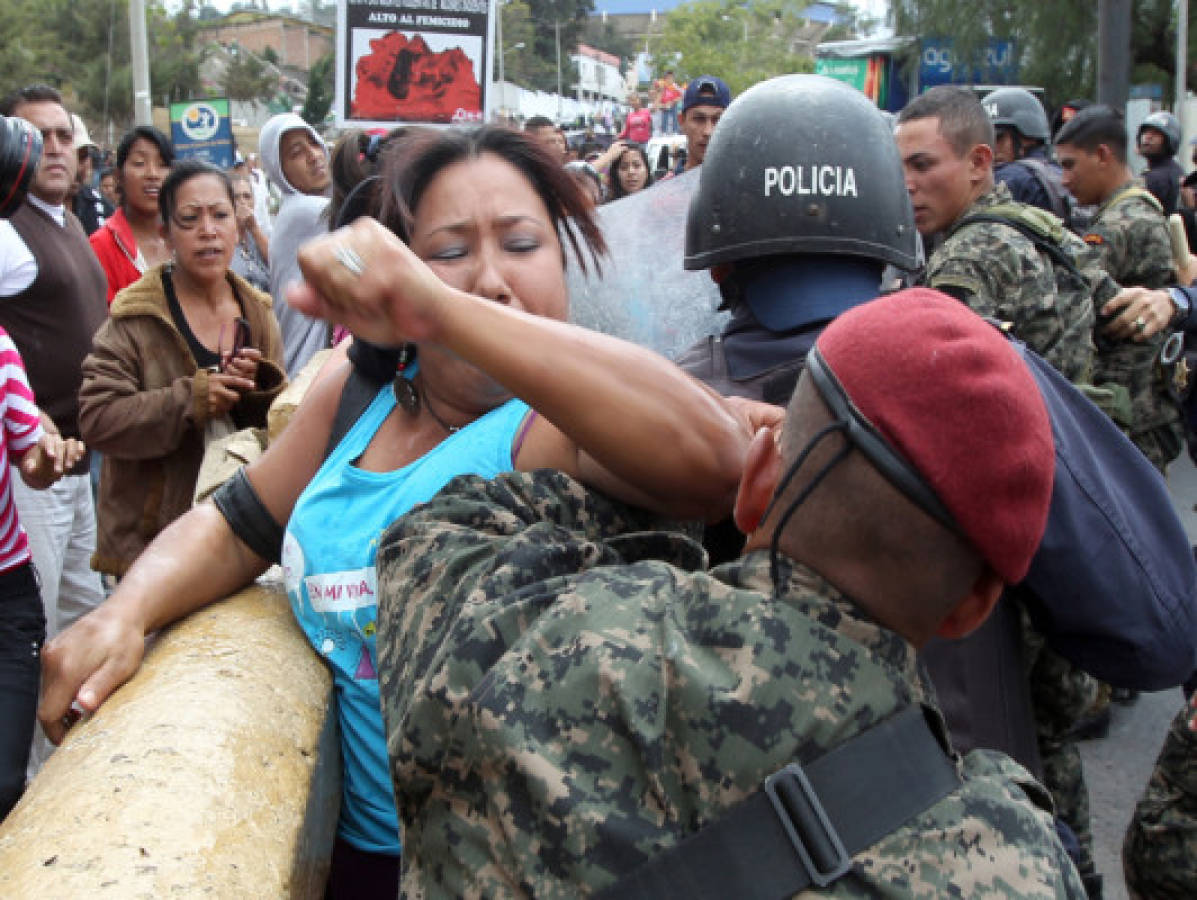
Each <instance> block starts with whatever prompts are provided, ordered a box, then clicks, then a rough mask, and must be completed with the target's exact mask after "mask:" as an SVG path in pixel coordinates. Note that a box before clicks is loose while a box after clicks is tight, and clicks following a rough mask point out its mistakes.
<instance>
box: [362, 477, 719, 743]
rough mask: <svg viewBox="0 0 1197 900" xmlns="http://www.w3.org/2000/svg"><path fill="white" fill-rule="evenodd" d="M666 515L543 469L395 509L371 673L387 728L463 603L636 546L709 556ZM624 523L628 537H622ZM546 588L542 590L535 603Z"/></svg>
mask: <svg viewBox="0 0 1197 900" xmlns="http://www.w3.org/2000/svg"><path fill="white" fill-rule="evenodd" d="M671 524H672V523H665V522H663V521H661V520H659V519H658V518H656V517H654V516H652V515H651V514H649V513H646V512H642V511H640V510H635V509H633V508H631V507H628V506H625V505H623V504H621V503H619V502H617V501H613V500H610V499H608V498H606V497H604V496H603V495H601V494H598V493H596V492H594V491H591V490H588V489H587V488H585V487H584V486H583V485H582V484H581V483H579V482H577V481H574V480H573V479H572V478H569V477H568V476H566V475H564V474H562V473H560V472H556V471H551V470H547V469H542V470H539V471H536V472H532V473H517V472H513V473H507V474H504V475H500V476H499V477H497V478H495V479H493V480H490V481H487V480H486V479H483V478H480V477H478V476H476V475H466V476H459V477H458V478H455V479H453V480H452V481H451V482H449V484H448V485H446V486H445V488H444V489H443V490H442V491H441V492H440V493H439V494H437V496H436V497H434V498H433V499H432V500H430V501H429V502H427V503H424V504H421V505H419V506H416V507H415V508H414V509H412V510H411V511H410V512H408V513H407V514H406V515H404V516H402V517H400V518H399V519H398V520H397V521H396V522H395V523H394V524H393V525H392V526H391V527H390V528H389V529H387V531H386V532H384V534H383V536H382V539H381V541H380V544H379V548H378V557H377V567H378V582H379V602H378V607H379V609H378V625H379V633H378V655H379V662H380V676H379V677H380V680H381V684H380V687H381V688H382V694H383V701H384V713H385V715H386V718H387V720H388V729H389V731H390V732H391V733H392V734H394V733H395V731H396V729H395V728H394V723H395V722H398V721H401V720H402V719H403V717H404V715H405V714H406V708H407V705H408V704H409V703H410V701H411V698H412V697H413V696H414V694H415V692H416V690H417V689H418V687H419V679H420V678H421V677H422V674H423V673H428V672H434V671H436V670H437V669H438V668H439V666H440V663H441V661H442V659H443V656H444V653H446V652H447V651H446V649H445V647H446V645H447V644H448V643H449V637H450V633H451V631H452V628H453V625H454V623H455V621H456V620H457V618H458V616H459V615H460V614H461V611H462V610H463V609H465V608H466V607H467V606H470V605H471V604H475V605H476V604H478V603H486V602H493V601H495V600H496V599H498V600H502V601H503V602H507V601H508V600H511V598H514V597H516V596H517V595H518V594H519V592H520V591H521V590H522V589H524V588H528V587H530V586H531V585H534V584H538V583H541V582H543V581H545V580H547V579H551V578H553V577H555V576H566V575H574V574H576V573H578V572H580V571H583V570H585V569H588V568H591V567H593V566H596V565H610V564H615V563H622V562H628V561H630V557H631V556H633V555H634V556H636V557H637V558H640V559H645V558H668V559H669V560H670V561H672V562H674V563H682V564H686V563H688V565H689V567H691V568H702V567H705V562H706V560H705V555H704V553H703V551H702V548H701V546H699V545H698V544H697V543H695V542H693V541H691V540H689V539H688V538H686V537H684V536H683V535H681V534H680V533H678V532H676V531H673V530H672V529H671V528H670V525H671ZM629 533H630V534H632V535H634V536H635V539H634V540H625V541H621V540H620V536H621V535H625V534H629ZM550 595H551V592H548V591H543V592H540V593H539V594H538V596H539V597H540V598H542V601H543V602H542V603H541V605H543V604H544V603H546V602H548V601H547V600H544V598H545V597H548V596H550ZM512 602H515V601H512ZM536 614H537V610H535V609H532V608H529V609H527V610H525V612H524V615H526V616H528V617H530V618H535V616H536ZM497 652H501V651H497ZM393 756H394V754H393V753H392V757H393ZM428 762H432V761H428Z"/></svg>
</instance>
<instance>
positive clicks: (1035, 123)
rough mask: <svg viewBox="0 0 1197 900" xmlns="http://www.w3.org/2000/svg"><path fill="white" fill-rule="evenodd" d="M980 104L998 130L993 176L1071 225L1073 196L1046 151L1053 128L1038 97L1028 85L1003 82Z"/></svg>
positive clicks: (1023, 198) (1023, 199)
mask: <svg viewBox="0 0 1197 900" xmlns="http://www.w3.org/2000/svg"><path fill="white" fill-rule="evenodd" d="M981 104H982V106H984V107H985V112H986V113H987V114H988V116H989V119H990V121H991V122H993V128H994V132H995V138H996V140H995V142H994V150H993V161H994V170H993V176H994V179H995V180H996V181H1000V182H1003V183H1004V184H1005V185H1006V187H1008V188H1009V189H1010V194H1011V196H1012V197H1014V199H1015V200H1017V201H1018V202H1019V203H1029V204H1030V205H1031V206H1038V207H1039V208H1040V209H1045V210H1047V211H1048V212H1050V213H1055V214H1056V215H1057V216H1059V217H1060V218H1061V219H1062V220H1063V221H1064V223H1065V224H1066V225H1071V224H1072V216H1073V205H1074V203H1073V199H1072V197H1071V196H1070V195H1069V193H1068V191H1066V190H1065V189H1064V185H1063V181H1062V175H1061V170H1060V166H1059V165H1057V164H1056V163H1055V161H1053V160H1052V159H1051V157H1050V155H1049V154H1048V144H1049V142H1050V140H1051V131H1050V128H1049V126H1048V123H1047V113H1045V112H1044V111H1043V105H1042V104H1041V103H1040V102H1039V100H1038V98H1036V97H1035V95H1034V94H1032V93H1031V92H1030V91H1028V90H1025V89H1024V88H1017V87H1004V88H998V89H997V90H996V91H991V92H990V93H988V94H986V95H985V98H984V99H983V100H982V101H981Z"/></svg>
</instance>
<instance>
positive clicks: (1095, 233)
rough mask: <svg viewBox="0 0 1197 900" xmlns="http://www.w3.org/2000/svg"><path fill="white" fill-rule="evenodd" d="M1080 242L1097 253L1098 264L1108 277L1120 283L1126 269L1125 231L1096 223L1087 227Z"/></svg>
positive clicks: (1099, 222) (1106, 224)
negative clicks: (1082, 241)
mask: <svg viewBox="0 0 1197 900" xmlns="http://www.w3.org/2000/svg"><path fill="white" fill-rule="evenodd" d="M1081 237H1082V240H1084V242H1085V243H1086V244H1088V245H1089V246H1090V247H1091V248H1093V250H1095V251H1096V252H1097V257H1098V264H1099V265H1100V266H1101V267H1102V268H1103V269H1105V270H1106V271H1107V272H1108V273H1109V274H1110V277H1111V278H1113V279H1114V280H1115V281H1117V282H1119V283H1122V281H1123V279H1124V277H1125V275H1126V273H1127V271H1128V269H1127V247H1128V244H1129V242H1128V240H1127V235H1126V231H1125V230H1124V229H1122V228H1115V227H1112V226H1111V225H1109V224H1108V223H1106V222H1102V221H1098V222H1094V223H1093V224H1092V225H1090V226H1089V230H1088V231H1086V232H1085V233H1084V234H1083V235H1082V236H1081Z"/></svg>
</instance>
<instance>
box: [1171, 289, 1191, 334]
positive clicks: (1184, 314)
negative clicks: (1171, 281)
mask: <svg viewBox="0 0 1197 900" xmlns="http://www.w3.org/2000/svg"><path fill="white" fill-rule="evenodd" d="M1168 296H1169V297H1171V298H1172V305H1173V306H1175V307H1176V314H1175V315H1173V316H1172V323H1171V324H1173V325H1178V324H1180V323H1181V322H1183V321H1185V319H1187V318H1188V317H1189V312H1190V311H1191V310H1192V308H1193V304H1192V302H1191V301H1190V300H1189V295H1188V294H1186V293H1185V292H1184V291H1182V290H1181V289H1180V288H1177V287H1170V288H1168Z"/></svg>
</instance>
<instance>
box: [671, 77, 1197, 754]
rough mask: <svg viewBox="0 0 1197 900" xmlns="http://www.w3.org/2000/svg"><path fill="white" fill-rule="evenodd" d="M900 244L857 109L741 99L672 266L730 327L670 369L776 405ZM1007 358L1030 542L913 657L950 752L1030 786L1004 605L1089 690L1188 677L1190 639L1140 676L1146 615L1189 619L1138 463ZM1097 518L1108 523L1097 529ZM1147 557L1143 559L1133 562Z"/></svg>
mask: <svg viewBox="0 0 1197 900" xmlns="http://www.w3.org/2000/svg"><path fill="white" fill-rule="evenodd" d="M915 233H916V232H915V227H914V218H913V212H912V209H911V206H910V201H909V198H908V195H907V193H906V190H905V185H904V177H903V170H902V164H901V160H900V158H899V155H898V152H897V148H896V146H895V145H894V142H893V139H892V133H891V130H890V128H889V125H888V123H887V122H886V120H885V118H884V116H883V115H882V114H881V113H880V112H879V111H878V110H877V109H876V108H875V107H874V106H873V105H872V104H871V103H870V102H869V101H868V100H867V99H865V97H864V96H863V95H862V94H860V93H859V92H857V91H855V90H853V89H851V88H849V87H847V86H846V85H843V84H841V83H839V82H836V81H834V80H831V79H827V78H822V77H819V76H809V75H797V76H785V77H782V78H776V79H772V80H770V81H768V82H765V83H763V84H761V85H758V86H756V87H754V88H752V89H751V90H749V91H748V92H746V93H745V94H744V95H743V96H742V97H741V98H740V99H738V100H737V101H736V102H735V103H733V104H732V105H731V106H730V107H729V109H728V111H727V113H726V114H725V116H724V118H723V120H722V122H721V123H720V125H719V128H718V129H716V131H715V134H714V136H713V138H712V140H711V144H710V146H709V148H708V151H707V156H706V160H705V162H704V164H703V167H702V172H701V180H700V182H699V187H698V189H697V192H696V193H695V195H694V197H693V200H692V202H691V207H690V215H689V219H688V222H687V232H686V250H685V254H686V255H685V266H686V268H687V269H702V268H706V269H709V270H710V272H711V276H712V278H713V279H714V280H715V281H716V282H717V283H718V285H719V290H720V294H721V296H722V299H723V306H724V308H727V309H729V310H730V312H731V319H730V321H729V323H728V324H727V326H726V327H725V329H724V331H723V333H722V334H721V335H719V336H711V337H709V338H707V339H704V340H703V341H701V342H699V343H698V344H697V345H695V346H694V347H692V348H690V349H689V350H688V351H687V352H686V353H685V354H683V356H682V357H681V358H680V359H679V360H678V362H679V364H680V365H682V367H683V368H685V369H687V371H689V372H690V373H691V374H693V375H695V376H696V377H698V378H700V379H702V380H703V381H706V382H707V383H708V384H710V385H711V386H712V387H713V388H715V389H716V390H718V391H720V392H721V393H723V394H728V395H739V396H746V397H750V398H754V399H763V400H766V401H770V402H774V403H782V402H785V399H786V398H787V397H788V396H789V394H790V392H791V391H792V389H793V386H794V384H795V382H796V380H797V377H798V375H799V374H800V372H801V369H802V365H803V360H804V359H805V356H806V353H807V350H808V349H809V347H810V346H811V345H812V344H813V343H814V341H815V340H816V339H817V337H818V335H819V333H820V332H821V330H822V329H823V328H824V327H825V326H826V324H827V323H828V322H829V321H831V320H832V319H834V318H835V317H836V316H837V315H839V314H840V313H841V312H843V311H845V310H847V309H849V308H851V307H853V306H856V305H858V304H861V303H864V302H866V301H868V300H869V299H871V298H872V297H873V296H875V295H876V294H877V293H878V292H879V291H881V290H882V289H883V287H884V286H885V283H886V282H888V281H890V280H891V278H890V276H892V275H893V274H894V269H897V270H906V271H910V270H912V269H914V268H915V267H916V260H917V256H918V248H917V238H916V237H915ZM887 270H888V272H887ZM893 339H894V341H895V342H896V343H899V342H901V341H902V340H903V336H902V334H900V333H896V334H894V336H893ZM1022 352H1023V354H1024V359H1025V361H1026V363H1027V365H1028V367H1029V368H1031V370H1032V372H1033V373H1034V375H1035V378H1036V381H1037V384H1038V386H1039V388H1040V391H1041V393H1042V394H1043V396H1044V398H1045V400H1046V401H1047V404H1048V408H1049V412H1050V413H1051V414H1052V416H1053V421H1054V423H1055V427H1054V433H1055V440H1056V487H1055V494H1054V496H1053V505H1052V512H1051V514H1050V517H1049V523H1048V531H1047V535H1046V536H1045V538H1044V542H1043V544H1042V545H1041V549H1040V552H1039V554H1038V555H1037V557H1036V562H1035V563H1034V564H1033V565H1032V568H1031V573H1030V575H1029V576H1028V578H1027V579H1026V580H1025V581H1024V582H1023V583H1022V584H1021V585H1019V586H1018V587H1017V588H1016V589H1014V590H1012V591H1010V592H1008V593H1007V596H1006V597H1005V598H1004V599H1003V601H1002V602H1001V603H1000V604H999V606H998V609H997V610H996V611H995V614H994V615H993V616H992V617H991V618H990V619H989V621H988V622H987V623H986V624H985V625H984V626H982V628H981V629H979V630H978V631H977V632H974V633H973V634H972V635H970V636H969V637H967V638H965V639H964V640H962V641H953V642H950V643H949V642H939V643H938V644H935V643H934V642H933V644H932V645H931V646H929V647H928V648H927V650H926V651H925V654H924V656H925V660H926V662H927V664H928V667H929V670H930V673H931V678H932V681H933V682H934V684H935V688H936V692H937V694H938V698H939V701H940V704H941V706H942V708H943V710H944V712H945V715H946V717H947V720H948V724H949V727H950V728H951V730H952V739H953V742H954V744H955V745H956V746H957V748H958V749H961V750H963V751H967V750H969V749H972V748H975V747H986V748H991V749H998V750H1002V751H1004V752H1006V753H1007V754H1009V755H1010V756H1012V757H1014V758H1015V759H1016V760H1018V761H1019V762H1021V763H1023V765H1025V766H1026V767H1027V768H1029V769H1030V770H1031V771H1033V772H1036V773H1038V772H1039V770H1040V760H1039V756H1038V748H1037V746H1036V736H1035V727H1034V723H1033V718H1032V714H1031V707H1030V699H1029V695H1028V688H1027V680H1026V675H1025V673H1024V670H1023V667H1022V648H1021V638H1020V626H1019V612H1018V609H1019V606H1022V607H1024V608H1025V609H1026V610H1027V612H1028V613H1029V614H1030V616H1031V618H1032V620H1033V621H1034V622H1035V623H1036V625H1037V626H1038V627H1040V628H1041V629H1042V630H1043V632H1044V633H1045V635H1046V637H1047V640H1048V642H1049V644H1050V645H1051V646H1053V648H1055V649H1056V650H1057V651H1058V652H1060V653H1061V654H1063V655H1064V656H1066V657H1067V658H1069V659H1070V660H1072V661H1073V662H1075V663H1076V664H1077V665H1078V666H1080V667H1081V668H1083V669H1085V670H1087V671H1090V672H1091V673H1092V674H1094V675H1097V676H1098V677H1101V678H1104V679H1105V680H1107V681H1111V682H1114V681H1117V682H1122V683H1128V682H1139V681H1143V680H1148V681H1153V682H1154V683H1156V684H1160V685H1161V686H1162V685H1163V684H1164V683H1167V684H1169V685H1171V684H1177V683H1180V682H1181V681H1183V680H1184V679H1185V678H1186V677H1188V675H1189V674H1190V672H1191V671H1192V669H1193V667H1194V664H1195V663H1197V647H1195V646H1194V641H1195V640H1197V638H1195V637H1194V635H1195V634H1197V632H1194V633H1190V634H1189V635H1187V636H1185V637H1184V638H1183V639H1182V640H1181V641H1180V642H1179V643H1178V644H1175V645H1174V646H1173V651H1172V652H1171V653H1170V655H1171V657H1172V661H1171V663H1169V665H1168V671H1167V672H1164V671H1162V670H1157V671H1155V672H1148V671H1146V670H1145V669H1144V668H1142V666H1143V664H1144V662H1145V661H1146V660H1148V659H1155V660H1158V659H1159V657H1158V656H1156V653H1157V648H1160V647H1163V646H1166V645H1169V644H1172V643H1173V641H1174V639H1175V636H1176V634H1175V632H1174V631H1173V630H1172V629H1171V628H1169V627H1167V626H1165V625H1163V622H1164V619H1161V618H1158V616H1159V615H1160V613H1161V612H1162V610H1163V609H1165V608H1169V609H1177V608H1179V609H1184V610H1185V611H1186V612H1185V615H1186V616H1194V615H1195V613H1194V609H1193V599H1192V598H1193V596H1194V595H1193V593H1192V591H1193V587H1194V586H1195V583H1194V577H1195V575H1197V573H1195V570H1194V567H1193V563H1192V557H1191V555H1190V554H1189V551H1188V540H1187V537H1186V536H1185V534H1184V532H1183V529H1181V528H1180V526H1179V523H1178V522H1176V520H1175V516H1174V514H1172V511H1171V505H1170V501H1169V498H1168V495H1167V493H1166V491H1165V490H1164V489H1163V485H1162V482H1160V480H1159V479H1158V476H1157V475H1156V474H1155V472H1154V470H1153V469H1152V468H1151V466H1150V464H1148V463H1147V461H1146V460H1145V459H1144V458H1143V457H1142V455H1141V454H1140V453H1139V451H1138V450H1136V449H1135V448H1134V446H1133V445H1132V444H1130V443H1129V442H1128V441H1127V440H1126V439H1125V438H1124V437H1123V435H1122V434H1121V433H1120V432H1119V431H1118V430H1117V428H1115V427H1114V426H1113V424H1112V423H1111V422H1110V421H1109V420H1108V418H1107V417H1106V416H1105V415H1104V414H1103V413H1102V412H1100V411H1099V410H1097V409H1096V407H1094V406H1092V404H1090V403H1089V402H1088V401H1087V400H1085V399H1084V398H1083V397H1082V396H1081V395H1080V394H1079V393H1078V392H1077V391H1076V390H1075V389H1074V388H1073V387H1072V386H1071V385H1070V384H1069V383H1067V382H1066V381H1065V380H1064V379H1063V377H1062V376H1060V375H1059V374H1058V373H1056V372H1055V371H1054V370H1053V369H1051V367H1050V366H1048V365H1047V364H1046V363H1045V362H1044V361H1043V360H1042V359H1041V358H1040V357H1038V356H1037V355H1035V354H1034V353H1032V352H1030V351H1029V350H1025V349H1022ZM1099 485H1100V486H1102V487H1101V488H1100V489H1101V490H1102V491H1103V492H1106V491H1108V492H1109V493H1108V494H1107V496H1105V497H1103V498H1100V499H1098V498H1095V497H1093V496H1092V495H1090V494H1089V493H1088V490H1089V489H1090V488H1092V487H1095V486H1099ZM1143 492H1146V493H1143ZM1119 495H1121V496H1123V497H1134V498H1135V500H1134V503H1133V504H1132V503H1128V502H1126V501H1125V500H1119V499H1118V496H1119ZM1109 503H1113V504H1114V505H1115V506H1118V507H1119V511H1118V512H1117V514H1116V515H1114V516H1113V517H1112V518H1109V519H1105V518H1104V513H1103V512H1102V510H1103V509H1110V508H1112V507H1110V506H1109V505H1108V504H1109ZM1140 517H1142V519H1143V520H1142V521H1139V518H1140ZM1148 520H1152V521H1154V522H1155V525H1156V526H1161V527H1163V530H1164V532H1166V535H1165V534H1164V533H1161V534H1160V538H1161V540H1162V543H1160V544H1155V543H1154V541H1147V542H1144V541H1141V540H1139V537H1140V536H1136V537H1133V538H1132V537H1131V536H1132V535H1136V534H1137V530H1138V529H1139V528H1140V527H1142V526H1147V527H1152V526H1151V525H1148ZM1165 521H1166V524H1165ZM1094 528H1096V529H1098V530H1101V531H1104V532H1105V536H1104V537H1100V536H1098V534H1097V533H1096V532H1094V531H1093V530H1092V529H1094ZM1106 538H1108V539H1109V542H1107V540H1106ZM1095 542H1096V543H1095ZM1096 545H1100V546H1103V547H1109V546H1118V547H1123V548H1126V549H1125V552H1124V553H1121V554H1119V553H1114V554H1110V555H1105V554H1103V555H1102V557H1101V559H1100V560H1096V561H1095V560H1093V559H1092V558H1091V557H1092V554H1091V553H1090V552H1089V548H1091V547H1093V546H1096ZM1147 547H1151V549H1150V551H1148V550H1146V549H1145V548H1147ZM1132 548H1134V549H1132ZM1147 552H1150V553H1151V555H1152V560H1151V561H1150V562H1147V561H1146V560H1145V559H1144V558H1139V559H1136V556H1138V555H1139V554H1140V553H1147ZM1145 563H1146V564H1147V565H1148V566H1155V565H1161V566H1164V567H1165V568H1166V569H1168V570H1169V571H1170V572H1171V575H1170V576H1169V580H1170V581H1172V583H1173V587H1172V588H1169V589H1167V590H1166V591H1164V592H1162V593H1161V592H1157V591H1154V590H1153V589H1152V588H1151V587H1150V586H1149V585H1148V584H1146V583H1145V582H1144V581H1143V580H1142V578H1141V575H1140V574H1139V573H1138V572H1137V571H1136V570H1137V568H1138V567H1139V566H1140V565H1143V564H1145ZM1144 571H1146V570H1144ZM1082 582H1083V584H1082ZM1132 582H1133V583H1134V584H1135V586H1133V587H1132V586H1131V583H1132ZM1115 583H1122V584H1123V585H1124V588H1119V589H1112V588H1113V585H1114V584H1115ZM1130 596H1134V597H1135V598H1136V599H1137V600H1138V601H1140V602H1141V603H1142V606H1140V607H1139V608H1138V609H1137V610H1135V611H1134V612H1133V613H1129V614H1127V615H1128V617H1127V618H1124V612H1125V611H1122V610H1120V607H1121V606H1122V604H1124V603H1125V601H1126V598H1127V597H1130ZM1176 604H1179V605H1178V606H1177V605H1176ZM1165 618H1166V617H1165ZM1132 621H1133V622H1135V623H1137V624H1138V625H1142V624H1143V623H1145V622H1149V621H1156V622H1158V623H1160V625H1159V627H1155V626H1153V627H1150V628H1147V629H1143V630H1139V631H1138V634H1137V635H1136V636H1135V638H1134V639H1133V640H1134V641H1135V642H1140V641H1141V642H1142V644H1141V651H1142V652H1141V653H1136V654H1134V655H1133V656H1132V655H1128V654H1127V653H1126V652H1125V650H1126V649H1127V648H1126V647H1125V646H1122V647H1119V644H1120V643H1121V642H1122V641H1123V640H1124V639H1125V638H1126V636H1127V631H1126V627H1127V625H1128V624H1129V623H1130V622H1132ZM1115 657H1117V659H1116V660H1115Z"/></svg>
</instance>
